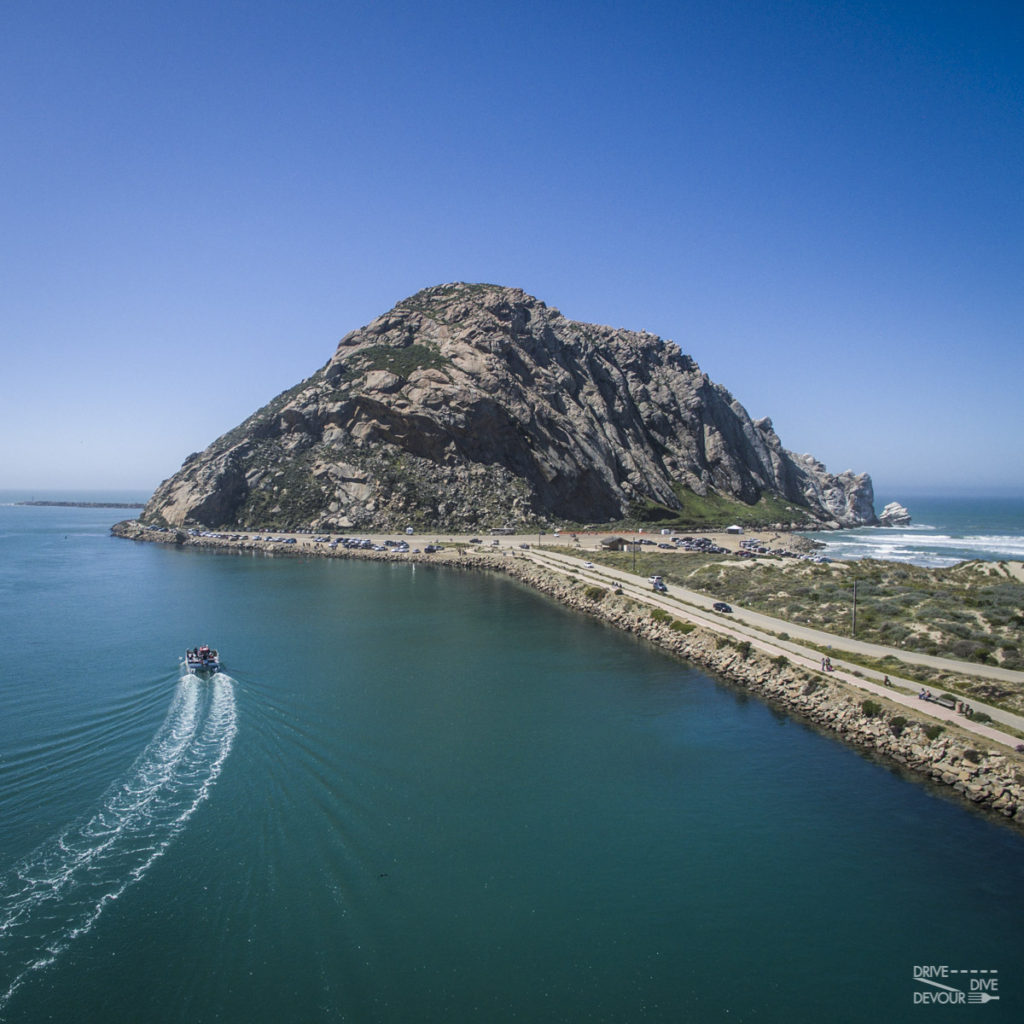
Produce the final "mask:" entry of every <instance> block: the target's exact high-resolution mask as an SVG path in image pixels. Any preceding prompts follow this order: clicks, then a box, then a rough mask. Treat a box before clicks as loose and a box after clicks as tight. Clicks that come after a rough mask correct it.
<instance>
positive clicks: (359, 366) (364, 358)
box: [346, 343, 451, 377]
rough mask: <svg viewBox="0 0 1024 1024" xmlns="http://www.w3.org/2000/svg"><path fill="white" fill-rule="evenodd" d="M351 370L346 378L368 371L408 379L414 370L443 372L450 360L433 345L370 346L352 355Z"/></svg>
mask: <svg viewBox="0 0 1024 1024" xmlns="http://www.w3.org/2000/svg"><path fill="white" fill-rule="evenodd" d="M351 362H352V369H351V370H350V371H349V372H348V373H346V376H354V375H355V374H356V373H357V372H358V373H360V374H363V373H368V372H369V371H370V370H388V371H389V372H390V373H393V374H395V375H396V376H398V377H408V376H409V375H410V374H412V373H413V372H414V371H416V370H427V369H434V370H443V369H444V368H445V367H446V366H448V365H449V363H450V362H451V360H449V359H446V358H445V357H444V356H443V355H441V352H440V350H439V349H437V348H436V347H435V346H434V345H420V344H416V343H413V344H411V345H405V346H403V347H402V348H395V347H394V346H391V345H370V346H368V347H366V348H363V349H359V351H357V352H354V353H353V354H352V359H351Z"/></svg>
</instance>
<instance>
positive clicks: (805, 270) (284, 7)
mask: <svg viewBox="0 0 1024 1024" xmlns="http://www.w3.org/2000/svg"><path fill="white" fill-rule="evenodd" d="M1022 52H1024V8H1022V7H1021V6H1020V5H1019V4H1010V3H978V4H971V5H968V4H963V3H947V2H943V0H931V2H927V3H917V2H914V0H903V2H892V3H883V2H874V3H869V2H864V3H855V2H846V3H843V2H838V3H837V2H821V3H811V2H800V0H794V2H788V3H787V2H781V0H775V2H758V0H748V2H738V0H737V2H731V0H716V2H710V0H709V2H704V0H694V2H687V0H678V2H675V3H657V2H651V3H643V2H640V0H635V2H632V3H618V2H601V0H591V2H589V3H576V2H563V3H559V2H557V0H548V2H546V3H534V2H533V0H525V2H520V3H517V4H515V5H512V4H497V3H487V2H476V3H459V2H446V0H438V2H435V3H431V4H426V3H388V2H386V0H384V2H376V3H369V2H367V3H363V2H359V3H355V2H353V3H348V2H343V0H338V2H333V3H328V2H298V0H295V2H290V3H283V2H259V0H255V2H249V3H242V2H220V3H218V2H214V0H208V2H204V3H193V2H189V0H184V2H183V0H176V2H175V3H173V4H171V3H159V2H149V3H144V4H140V3H136V2H124V3H110V2H102V0H101V2H90V3H86V4H82V3H68V2H47V0H31V2H29V0H10V2H8V3H5V4H4V5H3V6H2V8H0V105H2V110H3V123H4V126H5V127H4V136H3V141H2V143H0V145H2V147H3V159H2V160H0V216H2V231H3V238H4V242H3V245H2V246H0V261H2V263H0V267H2V274H3V282H4V285H3V288H2V290H0V339H2V345H3V352H4V355H3V365H4V379H5V381H6V387H5V389H4V397H3V401H2V403H0V436H3V438H4V443H3V446H2V449H0V487H19V488H40V489H41V488H45V487H111V488H133V489H140V490H147V491H148V490H150V489H152V488H153V487H154V486H155V485H156V484H157V483H159V482H160V480H162V479H163V478H165V477H167V476H169V475H171V473H173V472H174V471H175V470H176V469H177V468H178V467H179V466H180V465H181V462H182V460H183V459H184V457H185V456H186V455H188V454H189V453H190V452H192V451H194V450H197V449H201V448H203V447H205V446H206V445H207V444H208V443H209V442H210V441H212V440H213V439H214V438H215V437H216V436H217V435H219V434H220V433H222V432H224V431H225V430H227V429H229V428H231V427H232V426H234V425H236V424H237V423H238V422H240V421H241V420H242V419H244V418H245V417H246V416H247V415H248V414H249V413H250V412H252V411H254V410H255V409H256V408H258V407H259V406H261V405H263V404H264V403H265V402H266V401H267V400H269V399H270V398H271V397H272V396H273V395H275V394H277V393H278V392H280V391H282V390H284V389H285V388H287V387H290V386H291V385H292V384H294V383H296V382H297V381H298V380H300V379H302V378H303V377H305V376H308V375H309V374H310V373H312V372H313V371H314V370H315V369H317V368H318V367H319V366H321V365H322V364H323V363H324V362H326V360H327V359H328V358H329V357H330V355H331V354H332V352H333V350H334V347H335V345H336V343H337V341H338V339H339V338H341V337H342V335H344V334H345V333H347V332H348V331H349V330H351V329H353V328H356V327H359V326H361V325H363V324H364V323H366V322H368V321H369V320H371V319H372V318H373V317H375V316H376V315H378V314H379V313H382V312H384V311H386V310H387V309H389V308H390V307H391V306H392V305H394V303H395V302H397V301H398V300H400V299H402V298H404V297H405V296H407V295H409V294H411V293H412V292H415V291H417V290H419V289H420V288H423V287H426V286H428V285H432V284H438V283H441V282H446V281H456V280H465V281H490V282H495V283H499V284H506V285H513V286H517V287H521V288H524V289H525V290H526V291H528V292H530V293H531V294H533V295H536V296H537V297H538V298H541V299H543V300H544V301H545V302H547V303H548V304H549V305H552V306H557V307H558V308H559V309H561V311H562V312H563V313H564V314H565V315H566V316H569V317H572V318H574V319H578V320H584V321H591V322H598V323H605V324H610V325H613V326H616V327H627V328H633V329H637V330H639V329H641V328H643V329H646V330H648V331H650V332H653V333H657V334H660V335H662V336H663V337H666V338H670V339H672V340H674V341H676V342H678V343H679V344H680V346H681V347H682V348H683V350H684V351H686V352H688V353H689V354H691V355H692V356H693V357H694V358H695V359H696V360H697V361H698V363H699V364H700V365H701V367H702V368H703V369H704V370H705V371H706V372H707V373H708V374H709V375H710V376H711V378H712V379H713V380H715V381H716V382H718V383H720V384H723V385H724V386H725V387H727V388H729V390H730V391H731V392H732V393H733V395H734V396H735V397H736V398H737V399H739V401H740V402H741V403H742V404H743V405H744V406H745V407H746V408H747V410H748V411H749V412H750V413H751V415H753V416H771V417H772V419H773V421H774V423H775V427H776V430H777V431H778V433H779V435H780V437H781V438H782V441H783V443H784V444H785V445H786V447H788V448H790V449H792V450H794V451H798V452H812V453H813V454H814V455H816V456H817V457H818V458H820V459H821V460H822V461H824V462H825V463H826V465H827V466H828V467H829V468H830V469H832V470H833V471H836V472H839V471H842V470H844V469H854V470H856V471H858V472H860V471H867V472H870V473H871V474H872V476H873V477H874V479H875V484H876V493H877V494H878V495H879V497H880V498H892V497H897V498H898V497H900V495H901V494H903V493H911V492H912V491H914V490H921V489H924V488H927V487H932V486H933V487H939V488H951V487H955V488H958V489H970V488H980V489H984V490H988V491H992V490H996V489H1006V488H1009V489H1013V490H1017V491H1022V490H1024V443H1022V436H1024V429H1022V428H1024V400H1022V396H1021V389H1022V386H1024V336H1022V335H1024V330H1022V327H1024V181H1022V176H1024V74H1022V67H1024V65H1022V62H1021V58H1020V54H1021V53H1022Z"/></svg>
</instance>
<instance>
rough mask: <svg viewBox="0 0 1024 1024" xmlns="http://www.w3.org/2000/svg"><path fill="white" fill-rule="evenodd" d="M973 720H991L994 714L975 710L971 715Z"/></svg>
mask: <svg viewBox="0 0 1024 1024" xmlns="http://www.w3.org/2000/svg"><path fill="white" fill-rule="evenodd" d="M971 721H972V722H991V721H992V716H991V715H990V714H989V713H988V712H987V711H975V712H974V714H973V715H971Z"/></svg>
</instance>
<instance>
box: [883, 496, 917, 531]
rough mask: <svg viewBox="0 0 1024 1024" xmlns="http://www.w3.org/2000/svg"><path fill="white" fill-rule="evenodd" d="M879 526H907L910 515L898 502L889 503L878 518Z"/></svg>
mask: <svg viewBox="0 0 1024 1024" xmlns="http://www.w3.org/2000/svg"><path fill="white" fill-rule="evenodd" d="M878 522H879V525H881V526H909V525H910V513H909V512H908V511H907V510H906V508H905V507H904V506H903V505H901V504H900V503H899V502H898V501H890V502H889V504H888V505H886V506H885V508H883V509H882V514H881V515H880V516H879V517H878Z"/></svg>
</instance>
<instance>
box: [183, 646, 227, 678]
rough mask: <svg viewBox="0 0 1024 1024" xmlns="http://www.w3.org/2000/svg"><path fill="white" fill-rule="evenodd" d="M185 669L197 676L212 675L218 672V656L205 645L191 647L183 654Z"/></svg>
mask: <svg viewBox="0 0 1024 1024" xmlns="http://www.w3.org/2000/svg"><path fill="white" fill-rule="evenodd" d="M185 667H186V668H187V669H188V670H189V672H195V673H196V674H197V675H201V674H210V675H212V674H213V673H214V672H219V671H220V655H219V654H218V652H217V651H215V650H214V649H213V648H212V647H210V646H209V645H207V644H204V645H203V646H202V647H193V648H191V649H190V650H187V651H186V652H185Z"/></svg>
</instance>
